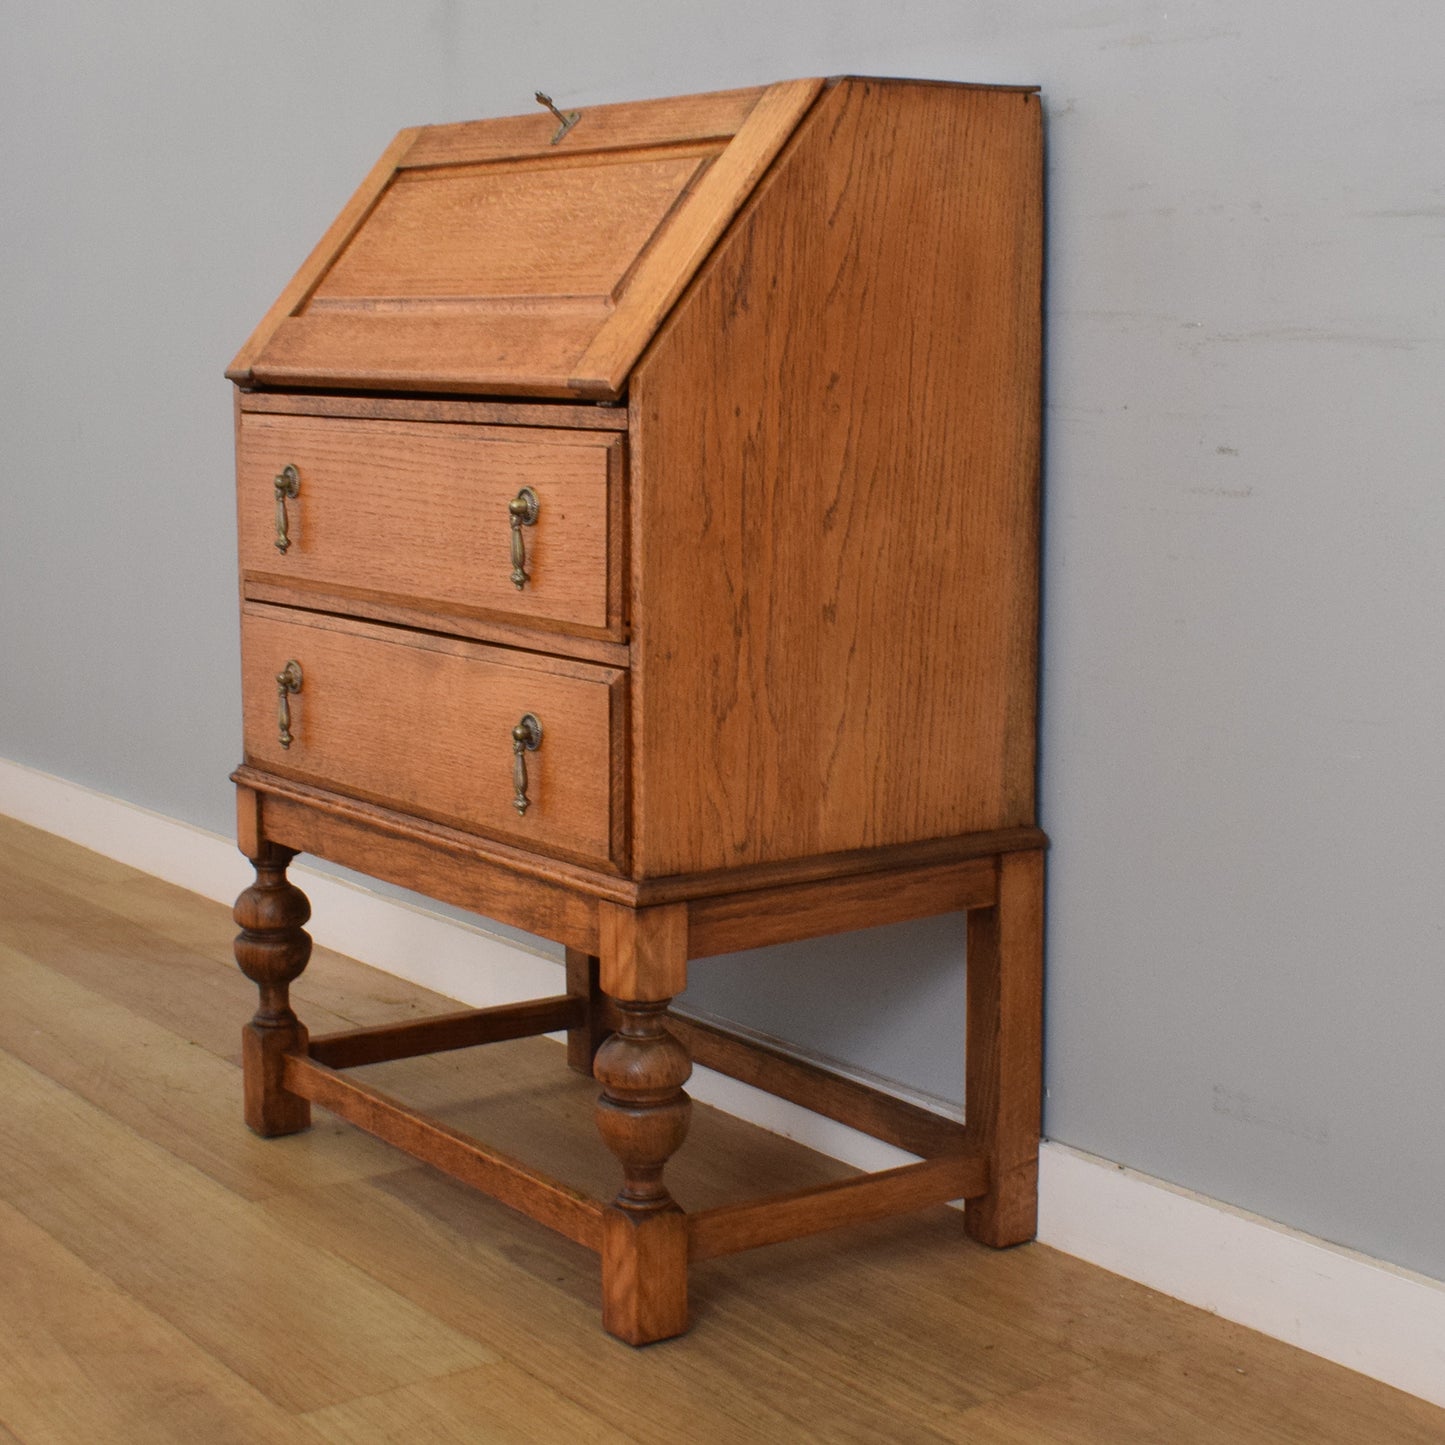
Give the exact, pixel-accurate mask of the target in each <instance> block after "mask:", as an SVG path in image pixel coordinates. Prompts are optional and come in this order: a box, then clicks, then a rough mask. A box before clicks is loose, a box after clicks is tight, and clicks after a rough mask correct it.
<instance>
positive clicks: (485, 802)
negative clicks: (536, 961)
mask: <svg viewBox="0 0 1445 1445" xmlns="http://www.w3.org/2000/svg"><path fill="white" fill-rule="evenodd" d="M290 660H295V661H297V662H299V664H300V666H301V670H302V677H303V683H302V687H301V691H300V692H299V693H296V694H295V695H293V696H292V697H291V698H290V699H289V707H290V715H291V732H292V737H293V741H292V743H291V745H290V747H289V748H286V747H282V746H281V743H280V738H279V731H278V725H277V700H278V699H277V685H276V676H277V674H278V673H279V672H280V671H281V670H282V669H283V668H284V667H285V666H286V664H287V662H288V661H290ZM241 674H242V696H243V700H244V707H245V740H246V758H247V761H248V762H249V763H251V764H253V765H257V766H261V767H265V768H266V769H268V770H269V771H272V772H276V773H280V774H282V775H287V776H291V777H295V778H300V779H303V780H309V781H314V782H319V783H330V784H335V785H338V786H340V787H341V788H343V789H344V790H345V791H346V792H348V793H351V794H354V795H356V796H359V797H362V798H371V799H375V800H377V801H380V802H384V803H388V804H392V805H395V806H398V807H401V808H404V809H405V810H406V811H408V812H411V813H416V814H420V815H422V816H426V817H431V818H435V819H439V820H441V821H443V822H447V823H451V824H454V825H456V826H459V827H462V828H474V829H479V830H480V831H482V832H485V833H490V834H493V835H495V836H498V837H501V838H504V839H508V840H511V841H514V842H521V843H524V844H525V845H526V846H527V847H530V848H538V849H541V850H543V851H548V852H551V851H555V852H561V853H566V854H570V855H571V856H574V857H579V856H580V857H586V858H596V859H602V860H606V859H608V858H610V857H611V856H612V853H613V847H614V837H613V827H612V800H611V796H610V794H611V786H610V784H611V777H612V751H611V718H612V700H611V697H610V693H611V690H612V689H613V688H614V687H618V686H620V685H621V682H622V676H621V675H620V674H617V673H614V672H611V671H609V670H607V669H603V668H596V667H592V666H591V665H589V664H585V663H569V662H565V661H563V660H561V659H558V658H548V657H544V656H541V655H536V654H528V653H519V652H513V651H510V650H507V649H501V648H488V647H483V646H480V645H478V644H474V643H468V642H461V641H453V640H451V639H447V638H441V637H435V636H431V635H429V634H425V633H404V632H399V631H397V630H395V629H387V628H383V627H376V626H372V625H371V624H368V623H362V622H350V621H344V620H341V619H336V618H330V617H323V616H320V615H319V614H314V613H304V612H296V611H291V610H287V609H281V608H266V607H263V606H261V605H259V604H254V603H251V604H247V606H246V607H245V609H244V611H243V616H242V625H241ZM529 713H530V714H533V715H535V716H536V717H537V718H538V719H539V720H540V722H541V725H542V744H541V746H540V747H539V748H537V749H536V751H535V752H528V753H527V754H526V755H525V758H526V765H527V779H528V781H527V797H528V798H529V799H530V806H529V807H528V809H527V812H526V813H525V814H524V815H519V814H518V813H517V811H516V810H515V808H514V807H513V798H514V797H515V795H516V794H515V789H514V785H513V776H512V773H513V761H514V754H513V746H512V736H511V734H512V728H513V726H514V725H515V724H516V723H517V722H518V720H519V719H520V718H521V717H522V716H523V715H524V714H529Z"/></svg>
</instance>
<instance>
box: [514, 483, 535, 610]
mask: <svg viewBox="0 0 1445 1445" xmlns="http://www.w3.org/2000/svg"><path fill="white" fill-rule="evenodd" d="M541 505H542V504H541V503H540V502H539V501H538V500H537V494H536V492H534V491H533V490H532V489H531V487H523V488H522V490H521V491H520V492H518V493H517V495H516V496H515V497H513V498H512V500H511V501H510V502H508V503H507V514H508V517H509V518H510V520H511V523H512V586H513V587H515V588H516V589H517V591H518V592H520V591H521V590H522V588H523V587H525V586H526V585H527V583H528V582H530V581H531V580H532V579H531V578H530V577H529V576H528V575H527V544H526V543H525V542H524V541H523V540H522V528H523V527H535V526H536V525H537V513H538V511H539V510H540V508H541Z"/></svg>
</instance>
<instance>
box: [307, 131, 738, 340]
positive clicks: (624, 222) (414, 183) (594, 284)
mask: <svg viewBox="0 0 1445 1445" xmlns="http://www.w3.org/2000/svg"><path fill="white" fill-rule="evenodd" d="M711 154H712V153H711V152H709V153H705V154H703V155H699V154H698V153H697V152H695V151H693V152H689V153H686V154H683V155H677V154H675V153H672V152H668V151H664V152H663V153H662V154H661V155H657V156H640V157H639V156H629V155H627V154H625V153H624V155H623V156H622V157H620V158H615V159H612V160H611V161H610V162H608V163H600V162H598V161H595V160H594V159H593V158H591V157H579V158H578V159H576V160H574V161H571V162H567V161H563V160H560V159H554V160H552V161H550V162H548V161H531V162H527V163H525V164H521V165H492V166H470V167H461V168H447V169H441V170H424V171H403V172H401V173H400V174H399V175H398V176H397V178H396V180H395V181H393V183H392V184H391V186H390V187H389V188H388V190H387V191H386V193H385V194H384V195H383V196H382V198H381V200H380V201H379V202H378V203H377V206H376V209H375V210H374V211H373V212H372V214H371V217H370V219H369V220H368V221H367V223H366V225H365V226H364V227H363V228H362V229H361V230H360V231H359V232H358V233H357V235H356V236H355V238H354V239H353V240H352V242H351V244H350V245H349V246H348V247H347V248H346V250H345V251H344V252H343V253H342V254H341V256H340V257H339V258H338V259H337V261H336V264H335V265H334V266H332V267H331V269H330V270H329V271H328V272H327V273H326V275H325V277H324V278H323V279H322V281H321V284H320V285H319V286H318V287H317V288H316V291H315V292H314V293H313V295H312V298H311V300H310V302H309V303H308V305H307V307H306V311H307V312H308V313H310V312H314V311H316V310H318V309H325V308H342V309H351V310H377V311H387V310H396V311H407V310H422V311H425V310H432V309H436V310H445V311H454V312H458V313H462V312H483V313H484V312H487V311H490V310H495V309H499V308H502V307H507V306H518V305H520V306H522V307H524V308H526V309H537V310H543V309H547V308H548V307H551V306H554V305H555V306H558V307H570V308H577V307H580V306H583V305H590V306H592V307H595V308H597V309H598V310H599V311H605V309H606V308H607V307H608V305H609V304H610V302H611V299H612V296H613V294H614V292H616V290H617V289H618V287H619V285H620V284H621V281H622V278H623V276H624V274H625V273H626V271H627V269H628V268H629V267H630V266H632V265H633V264H634V263H635V262H636V260H637V258H638V256H639V255H640V254H641V252H642V249H643V247H645V246H646V245H647V244H648V242H649V241H650V240H652V238H653V236H654V235H655V234H656V232H657V229H658V227H659V226H660V225H661V224H662V221H663V219H664V218H665V217H666V215H667V213H668V211H669V210H670V209H671V208H672V206H673V205H674V204H675V203H676V201H677V199H678V197H679V196H680V195H681V194H682V192H683V190H684V188H685V187H686V186H687V185H688V184H689V183H690V182H691V181H692V180H693V179H694V177H695V176H696V175H697V174H698V173H699V171H701V169H702V168H703V166H704V165H705V164H706V162H707V159H708V158H709V156H710V155H711Z"/></svg>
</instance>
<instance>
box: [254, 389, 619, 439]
mask: <svg viewBox="0 0 1445 1445" xmlns="http://www.w3.org/2000/svg"><path fill="white" fill-rule="evenodd" d="M237 402H238V409H239V410H240V411H242V412H256V413H260V414H266V415H271V416H344V417H356V418H362V419H370V420H375V421H450V422H472V423H475V424H476V425H478V426H539V427H546V428H548V429H551V428H556V427H575V428H577V429H578V430H579V431H612V432H625V431H626V430H627V411H626V408H624V407H619V406H612V405H599V404H598V403H597V402H590V401H575V402H525V401H519V402H506V401H463V400H459V399H456V398H452V399H449V400H441V399H438V398H436V397H420V396H406V397H398V396H318V395H315V394H312V393H307V392H298V393H292V392H287V391H244V390H242V391H238V392H237Z"/></svg>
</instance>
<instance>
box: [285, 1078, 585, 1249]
mask: <svg viewBox="0 0 1445 1445" xmlns="http://www.w3.org/2000/svg"><path fill="white" fill-rule="evenodd" d="M282 1086H283V1087H284V1088H285V1089H287V1090H289V1091H290V1092H291V1093H293V1094H296V1095H299V1096H300V1097H301V1098H303V1099H310V1100H311V1102H312V1103H314V1104H320V1105H321V1106H322V1108H324V1109H330V1110H331V1112H332V1113H333V1114H339V1115H340V1116H341V1117H342V1118H343V1119H346V1120H348V1121H349V1122H350V1123H352V1124H355V1125H356V1126H357V1127H358V1128H360V1129H365V1130H366V1132H367V1133H368V1134H375V1135H376V1137H377V1138H378V1139H384V1140H385V1141H386V1142H387V1143H388V1144H394V1145H395V1146H396V1147H397V1148H398V1149H403V1150H405V1151H406V1153H408V1154H410V1155H412V1156H413V1157H414V1158H416V1159H420V1160H422V1161H423V1162H424V1163H427V1164H431V1165H433V1166H435V1167H436V1168H437V1169H440V1170H441V1171H442V1172H443V1173H445V1174H450V1175H451V1176H452V1178H454V1179H460V1180H461V1181H462V1183H463V1184H470V1185H471V1186H472V1187H473V1188H474V1189H480V1190H481V1191H482V1192H483V1193H484V1194H489V1195H491V1197H492V1198H493V1199H496V1200H498V1201H500V1202H501V1203H502V1204H506V1205H508V1206H510V1207H511V1208H513V1209H516V1210H519V1211H521V1212H522V1213H523V1214H526V1215H529V1216H530V1217H531V1218H532V1219H535V1220H537V1221H539V1222H540V1223H542V1224H545V1225H547V1226H548V1228H550V1229H555V1230H556V1231H557V1232H558V1233H559V1234H563V1235H566V1237H567V1238H568V1239H570V1240H572V1241H574V1242H575V1243H577V1244H580V1245H583V1246H585V1247H586V1248H587V1249H591V1250H595V1251H597V1252H599V1253H600V1252H601V1249H602V1205H601V1204H599V1203H598V1202H597V1201H596V1200H595V1199H589V1198H588V1197H587V1196H586V1195H585V1194H580V1193H578V1191H577V1190H575V1189H572V1188H570V1187H569V1186H568V1185H566V1184H562V1183H560V1182H559V1181H557V1180H555V1179H550V1178H548V1177H547V1176H546V1175H544V1174H539V1173H537V1172H536V1171H535V1170H532V1169H528V1168H527V1166H526V1165H524V1164H522V1163H520V1162H519V1161H517V1160H515V1159H512V1158H510V1157H509V1156H508V1155H506V1154H502V1153H499V1152H498V1151H496V1150H494V1149H488V1148H487V1147H486V1146H484V1145H482V1144H479V1143H478V1142H477V1141H476V1140H475V1139H471V1138H469V1137H468V1136H467V1135H465V1134H461V1133H459V1132H458V1131H457V1130H455V1129H451V1128H449V1127H448V1126H447V1125H445V1124H443V1123H441V1122H440V1121H438V1120H436V1119H431V1118H428V1117H427V1116H426V1115H425V1114H419V1113H417V1112H416V1110H414V1109H411V1108H408V1107H407V1106H406V1105H405V1104H403V1103H402V1102H401V1101H400V1100H398V1099H394V1098H392V1097H391V1096H390V1095H388V1094H384V1093H382V1092H381V1090H379V1089H373V1088H369V1087H367V1086H366V1085H364V1084H358V1083H357V1082H355V1081H354V1080H352V1079H348V1078H346V1077H345V1076H344V1075H342V1074H338V1073H337V1072H336V1071H335V1070H333V1069H329V1068H327V1067H326V1065H324V1064H320V1063H317V1062H316V1060H315V1059H309V1058H305V1057H303V1056H301V1055H299V1054H288V1055H287V1056H286V1060H285V1064H284V1067H283V1072H282Z"/></svg>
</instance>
